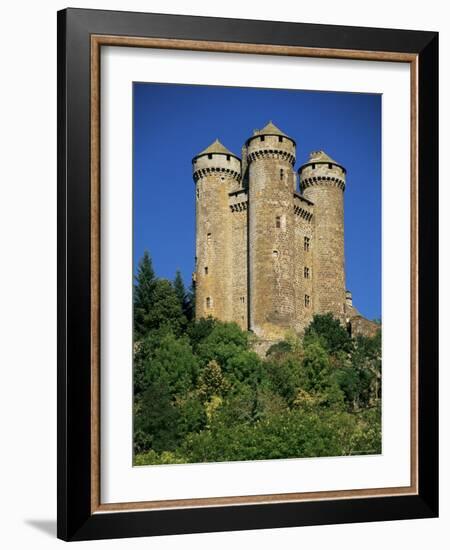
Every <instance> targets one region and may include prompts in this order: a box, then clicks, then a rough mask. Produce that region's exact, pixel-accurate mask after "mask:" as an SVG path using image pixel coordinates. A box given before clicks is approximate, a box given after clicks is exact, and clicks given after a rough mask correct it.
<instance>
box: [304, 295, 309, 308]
mask: <svg viewBox="0 0 450 550" xmlns="http://www.w3.org/2000/svg"><path fill="white" fill-rule="evenodd" d="M309 303H310V299H309V296H308V294H305V307H309Z"/></svg>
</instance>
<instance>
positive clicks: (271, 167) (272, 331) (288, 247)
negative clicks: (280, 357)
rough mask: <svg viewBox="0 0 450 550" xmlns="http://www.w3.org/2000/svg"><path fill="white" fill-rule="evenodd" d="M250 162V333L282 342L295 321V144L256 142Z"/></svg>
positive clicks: (270, 138)
mask: <svg viewBox="0 0 450 550" xmlns="http://www.w3.org/2000/svg"><path fill="white" fill-rule="evenodd" d="M262 138H264V139H262ZM247 158H248V163H249V278H250V281H249V282H250V284H249V289H250V329H251V330H252V331H253V332H254V333H255V334H256V335H257V336H259V337H262V338H268V339H279V338H283V337H284V334H285V333H286V330H288V329H290V328H292V326H293V320H294V287H293V278H294V276H293V275H294V274H293V265H294V248H293V240H294V211H293V206H292V202H293V179H292V178H293V175H292V166H293V164H294V162H295V144H294V143H293V142H292V140H290V139H288V138H285V137H284V138H283V137H282V136H276V135H274V136H271V135H265V136H255V137H253V138H251V140H250V141H249V142H248V157H247Z"/></svg>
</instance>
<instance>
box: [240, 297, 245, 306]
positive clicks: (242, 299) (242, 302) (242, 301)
mask: <svg viewBox="0 0 450 550" xmlns="http://www.w3.org/2000/svg"><path fill="white" fill-rule="evenodd" d="M240 300H241V304H244V303H245V296H241V298H240Z"/></svg>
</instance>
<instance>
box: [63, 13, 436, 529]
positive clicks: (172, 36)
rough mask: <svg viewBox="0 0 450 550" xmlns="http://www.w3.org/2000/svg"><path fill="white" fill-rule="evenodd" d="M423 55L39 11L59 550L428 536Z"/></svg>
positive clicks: (428, 156)
mask: <svg viewBox="0 0 450 550" xmlns="http://www.w3.org/2000/svg"><path fill="white" fill-rule="evenodd" d="M437 82H438V35H437V33H434V32H425V31H409V30H391V29H374V28H356V27H342V26H326V25H312V24H300V23H279V22H270V21H250V20H239V19H218V18H207V17H190V16H172V15H160V14H158V15H157V14H147V13H128V12H110V11H98V10H82V9H67V10H63V11H61V12H59V13H58V209H59V218H58V242H59V246H58V267H59V276H58V281H59V288H58V296H59V306H58V315H59V320H58V331H59V335H58V341H59V348H58V536H59V537H60V538H62V539H64V540H86V539H100V538H113V537H131V536H149V535H163V534H176V533H178V534H180V533H194V532H206V531H227V530H241V529H258V528H275V527H289V526H301V525H319V524H327V523H344V522H347V523H348V522H363V521H364V522H365V521H381V520H383V521H385V520H395V519H409V518H426V517H436V516H437V514H438V418H437V411H438V391H437V390H438V360H437V353H438V343H437V338H438V330H437V323H438V290H437V288H438V285H437V277H438V270H437V263H438V251H437V250H438V249H437V243H438V239H437V228H438V208H437V206H438V158H437V157H438V146H437V143H438V142H437V140H438V122H437V121H438V84H437Z"/></svg>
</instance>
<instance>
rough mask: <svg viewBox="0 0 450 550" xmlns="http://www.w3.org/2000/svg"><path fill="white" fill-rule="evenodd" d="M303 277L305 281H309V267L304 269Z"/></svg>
mask: <svg viewBox="0 0 450 550" xmlns="http://www.w3.org/2000/svg"><path fill="white" fill-rule="evenodd" d="M303 275H304V277H305V279H309V267H305V268H303Z"/></svg>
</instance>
